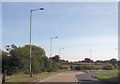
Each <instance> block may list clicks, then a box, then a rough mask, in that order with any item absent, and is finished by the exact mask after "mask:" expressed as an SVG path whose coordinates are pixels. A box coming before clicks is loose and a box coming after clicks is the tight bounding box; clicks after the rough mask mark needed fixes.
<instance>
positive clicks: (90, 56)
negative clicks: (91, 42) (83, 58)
mask: <svg viewBox="0 0 120 84" xmlns="http://www.w3.org/2000/svg"><path fill="white" fill-rule="evenodd" d="M90 70H91V48H90Z"/></svg>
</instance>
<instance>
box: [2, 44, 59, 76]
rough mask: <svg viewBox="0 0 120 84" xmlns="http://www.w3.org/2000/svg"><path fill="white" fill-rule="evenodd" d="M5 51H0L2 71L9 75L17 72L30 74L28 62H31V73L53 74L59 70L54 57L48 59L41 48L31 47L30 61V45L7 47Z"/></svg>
mask: <svg viewBox="0 0 120 84" xmlns="http://www.w3.org/2000/svg"><path fill="white" fill-rule="evenodd" d="M5 48H6V51H3V50H2V71H4V70H5V69H6V70H7V74H8V75H11V74H14V73H18V72H24V73H25V74H29V73H30V60H32V61H31V62H32V63H31V65H32V73H33V74H36V73H41V72H53V71H57V70H58V69H59V62H56V61H55V60H54V58H55V57H52V58H48V57H47V56H46V53H45V50H44V49H43V48H41V47H38V46H35V45H32V52H31V57H32V58H31V59H30V45H25V46H23V47H17V46H15V45H14V44H13V45H7V46H6V47H5Z"/></svg>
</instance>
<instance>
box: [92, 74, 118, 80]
mask: <svg viewBox="0 0 120 84" xmlns="http://www.w3.org/2000/svg"><path fill="white" fill-rule="evenodd" d="M92 77H94V78H97V79H99V80H102V81H107V82H118V79H119V77H118V73H111V72H107V73H101V74H95V75H92Z"/></svg>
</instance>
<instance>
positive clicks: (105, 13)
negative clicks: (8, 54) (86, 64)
mask: <svg viewBox="0 0 120 84" xmlns="http://www.w3.org/2000/svg"><path fill="white" fill-rule="evenodd" d="M40 7H44V9H45V10H43V11H42V10H41V11H40V10H39V11H34V12H33V13H32V44H33V45H37V46H39V47H42V48H44V50H45V51H46V55H47V56H48V57H49V56H50V52H49V51H50V47H49V46H50V38H51V37H56V36H57V37H58V38H57V39H53V40H52V45H53V46H52V47H53V55H56V54H58V53H59V48H64V49H63V50H61V59H66V60H69V61H78V60H84V58H89V57H90V49H91V56H92V58H91V59H93V60H108V59H111V58H116V59H118V55H117V52H118V51H117V50H116V49H115V48H117V47H118V16H117V15H118V3H117V2H3V3H2V49H3V50H4V49H5V48H4V47H5V45H10V44H15V45H17V46H24V45H26V44H29V41H30V39H29V38H30V36H29V32H30V26H29V25H30V10H32V9H36V8H40Z"/></svg>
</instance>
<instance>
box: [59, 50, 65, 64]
mask: <svg viewBox="0 0 120 84" xmlns="http://www.w3.org/2000/svg"><path fill="white" fill-rule="evenodd" d="M62 49H64V48H59V57H60V52H61V50H62ZM59 63H60V59H59Z"/></svg>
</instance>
